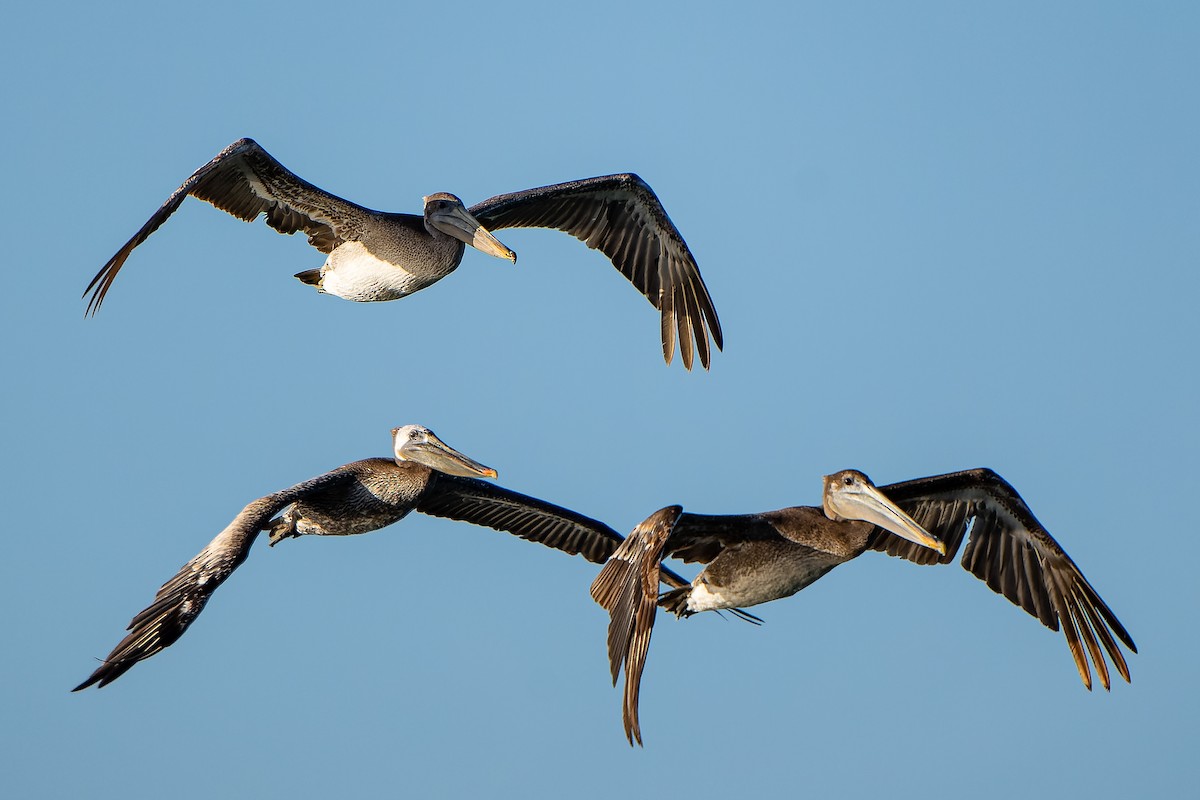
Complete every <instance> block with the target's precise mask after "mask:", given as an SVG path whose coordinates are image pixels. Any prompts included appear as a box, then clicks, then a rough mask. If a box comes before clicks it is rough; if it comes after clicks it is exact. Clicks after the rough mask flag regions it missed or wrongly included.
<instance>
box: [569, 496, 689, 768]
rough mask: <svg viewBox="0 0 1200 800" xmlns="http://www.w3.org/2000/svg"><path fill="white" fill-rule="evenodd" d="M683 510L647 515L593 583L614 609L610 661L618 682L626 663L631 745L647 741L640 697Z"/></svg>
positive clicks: (597, 595) (625, 712)
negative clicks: (668, 548)
mask: <svg viewBox="0 0 1200 800" xmlns="http://www.w3.org/2000/svg"><path fill="white" fill-rule="evenodd" d="M682 511H683V509H682V508H680V507H679V506H668V507H667V508H664V509H661V510H659V511H656V512H655V513H653V514H651V515H650V516H649V517H647V518H646V520H644V521H643V522H641V523H640V524H639V525H638V526H637V527H636V528H634V529H633V533H631V534H629V538H627V539H626V540H625V541H624V542H622V543H621V546H620V547H618V548H617V550H616V552H615V553H613V555H612V558H610V559H609V560H608V563H607V564H605V565H604V569H602V570H600V574H599V575H597V576H596V580H595V581H593V582H592V587H591V594H592V598H593V599H594V600H595V601H596V602H597V603H599V604H600V606H601V607H603V608H604V609H606V610H607V611H608V612H609V623H608V664H609V670H610V671H611V672H612V679H613V685H614V686H615V685H616V683H617V676H618V675H619V674H620V671H621V665H622V664H624V666H625V692H624V697H623V702H622V711H621V719H622V721H623V723H624V725H625V738H627V739H628V740H629V743H630V744H631V745H632V744H633V743H634V741H635V740H636V741H637V743H638V744H639V745H640V744H642V728H641V723H640V721H639V719H638V698H639V695H640V692H641V684H642V672H643V670H644V669H645V666H646V656H647V654H648V653H649V651H650V636H651V634H652V633H653V632H654V619H655V617H656V615H657V611H658V582H659V569H660V565H661V563H662V558H663V548H664V545H665V544H666V542H667V538H668V537H669V536H670V535H671V529H672V527H673V526H674V525H675V521H676V520H677V519H679V515H680V514H681V513H682Z"/></svg>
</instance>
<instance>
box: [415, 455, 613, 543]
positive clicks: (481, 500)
mask: <svg viewBox="0 0 1200 800" xmlns="http://www.w3.org/2000/svg"><path fill="white" fill-rule="evenodd" d="M417 511H420V512H421V513H423V514H431V515H433V516H436V517H446V518H448V519H453V520H458V521H460V522H470V523H472V524H474V525H482V526H484V527H488V528H492V529H494V530H498V531H502V532H505V533H511V534H514V535H516V536H519V537H521V538H522V539H526V540H528V541H531V542H537V543H539V544H544V545H546V546H547V547H553V548H554V549H556V550H561V551H563V552H564V553H567V554H569V555H582V556H583V557H584V558H586V559H587V560H588V561H591V562H592V563H593V564H603V563H604V562H605V561H607V560H608V557H609V556H611V555H612V554H613V552H614V551H616V549H617V547H618V546H619V545H620V544H621V542H622V537H621V535H620V534H619V533H617V532H616V531H615V530H613V529H612V528H610V527H609V526H607V525H605V524H604V523H603V522H600V521H598V520H594V519H592V518H590V517H585V516H584V515H583V514H578V513H576V512H574V511H572V510H570V509H568V508H563V507H561V506H556V505H554V504H552V503H547V502H545V501H544V500H538V499H537V498H536V497H530V496H528V495H524V494H521V493H519V492H514V491H511V490H509V489H505V488H503V487H500V486H497V485H495V484H493V483H488V482H486V481H482V480H477V479H475V478H464V477H459V476H455V475H447V474H445V473H440V472H439V473H435V477H434V479H433V480H431V481H430V483H429V486H428V487H427V488H426V490H425V493H424V494H423V495H422V496H421V499H420V500H419V501H418V502H417Z"/></svg>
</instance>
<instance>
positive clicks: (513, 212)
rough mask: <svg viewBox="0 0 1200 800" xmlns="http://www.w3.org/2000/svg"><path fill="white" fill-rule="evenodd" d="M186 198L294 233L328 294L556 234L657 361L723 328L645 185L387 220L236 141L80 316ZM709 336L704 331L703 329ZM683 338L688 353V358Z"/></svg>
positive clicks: (415, 287) (110, 272)
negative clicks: (603, 271)
mask: <svg viewBox="0 0 1200 800" xmlns="http://www.w3.org/2000/svg"><path fill="white" fill-rule="evenodd" d="M188 195H193V196H195V197H198V198H200V199H201V200H204V201H206V202H208V203H211V204H212V205H214V206H216V207H217V208H219V209H221V210H222V211H226V212H228V213H230V214H232V215H233V216H235V217H238V218H239V219H242V220H245V221H246V222H250V221H253V220H254V219H256V218H257V217H258V216H259V214H264V215H265V216H266V222H267V224H268V225H270V226H271V227H272V228H274V229H275V230H277V231H279V232H280V233H288V234H291V233H296V232H297V231H303V232H304V233H306V234H307V235H308V243H309V244H311V245H312V246H313V247H315V248H317V249H318V250H320V251H321V252H322V253H325V254H327V255H328V258H327V259H326V260H325V263H324V265H322V266H321V268H320V269H310V270H305V271H303V272H300V273H297V275H296V277H297V278H299V279H300V280H301V281H303V282H304V283H307V284H311V285H313V286H315V287H317V290H318V291H320V292H324V293H326V294H333V295H337V296H338V297H344V298H346V299H347V300H357V301H361V302H368V301H374V300H396V299H398V298H401V297H404V296H406V295H410V294H412V293H413V292H416V291H419V290H421V289H424V288H425V287H426V286H429V285H430V284H433V283H436V282H437V281H439V280H441V279H442V278H444V277H446V276H447V275H449V274H450V273H451V272H453V271H454V269H455V268H456V267H457V266H458V264H459V262H460V261H461V260H462V257H463V251H464V250H465V248H466V245H468V244H469V245H471V246H472V247H475V248H477V249H479V250H481V251H483V252H484V253H487V254H489V255H493V256H497V257H499V258H506V259H508V260H509V261H512V262H514V263H515V262H516V260H517V256H516V254H515V253H514V252H513V251H512V250H509V249H508V248H507V247H505V246H504V245H503V244H501V243H500V242H499V240H497V239H496V237H495V236H493V235H492V234H491V232H490V230H489V229H491V230H499V229H501V228H556V229H558V230H560V231H564V232H565V233H569V234H571V235H572V236H574V237H575V238H577V239H580V240H582V241H583V242H584V243H585V244H587V246H588V247H591V248H594V249H599V250H600V251H601V252H602V253H604V254H605V255H606V256H608V258H609V259H610V260H611V261H612V263H613V265H614V266H615V267H616V268H617V269H619V270H620V271H621V273H622V274H623V275H624V276H625V277H626V278H628V279H629V280H630V282H632V283H633V285H634V286H636V287H637V289H638V291H640V292H641V293H642V294H644V295H645V296H646V298H647V299H648V300H649V301H650V302H651V303H652V304H653V305H654V307H655V308H657V309H659V310H660V311H661V312H662V343H663V357H664V358H665V359H666V361H667V363H668V364H669V363H670V362H671V359H672V357H673V356H674V354H675V335H676V332H678V335H679V349H680V353H681V355H682V358H683V364H684V366H685V367H687V368H688V369H691V367H692V356H693V352H696V353H698V355H699V357H700V363H701V364H702V365H704V367H705V369H707V368H708V365H709V356H710V351H709V341H708V337H709V335H710V334H711V336H712V340H713V342H715V343H716V346H717V348H718V349H720V348H721V346H722V337H721V324H720V323H719V322H718V321H717V312H716V309H714V308H713V304H712V299H711V298H710V297H709V295H708V289H707V288H706V287H705V285H704V280H703V279H702V278H701V277H700V270H699V268H698V267H697V266H696V260H695V259H694V258H693V257H692V253H691V251H690V250H688V246H687V244H686V243H685V242H684V241H683V237H682V236H681V235H680V233H679V230H678V229H677V228H676V227H675V225H674V223H672V222H671V218H670V217H668V216H667V212H666V210H665V209H664V208H663V207H662V203H661V202H659V199H658V196H657V195H656V194H654V190H653V189H651V188H650V186H649V185H648V184H647V183H646V182H645V181H643V180H642V179H641V178H639V177H638V176H637V175H633V174H629V173H626V174H621V175H605V176H602V177H598V178H586V179H584V180H578V181H570V182H568V183H559V184H555V185H553V186H543V187H540V188H537V189H527V190H525V191H523V192H513V193H511V194H504V195H499V196H497V197H493V198H491V199H489V200H484V201H483V202H482V203H477V204H476V205H474V206H471V208H470V209H467V208H464V207H463V203H462V201H461V200H459V199H458V198H457V197H455V196H454V195H452V194H447V193H445V192H438V193H437V194H431V195H429V196H428V197H425V198H424V202H425V213H424V215H423V216H418V215H416V214H393V213H387V212H382V211H372V210H371V209H369V208H364V207H363V206H360V205H357V204H355V203H351V202H350V201H348V200H343V199H342V198H340V197H336V196H334V195H332V194H330V193H328V192H326V191H324V190H322V189H319V188H317V187H316V186H313V185H312V184H311V183H309V182H308V181H306V180H304V179H303V178H300V177H298V176H297V175H295V174H294V173H292V172H291V171H290V170H288V169H287V168H286V167H284V166H283V165H282V164H280V163H279V162H278V161H276V160H275V159H274V158H273V157H272V156H271V155H270V154H269V153H267V151H266V150H264V149H263V148H262V147H261V146H259V144H258V143H257V142H255V141H254V140H252V139H239V140H238V141H236V142H234V143H233V144H231V145H229V147H226V148H225V149H224V150H222V151H221V152H220V153H218V154H217V156H216V158H214V159H213V160H212V161H210V162H208V163H207V164H205V165H204V166H203V167H201V168H200V169H198V170H196V171H195V172H194V173H192V176H191V177H190V178H188V179H187V180H186V181H184V183H183V185H182V186H180V187H179V188H178V189H176V190H175V191H174V192H172V193H171V196H170V197H168V198H167V202H165V203H163V205H162V207H161V208H159V209H158V211H156V212H155V213H154V216H152V217H150V219H149V221H147V222H146V224H145V225H143V226H142V228H141V230H139V231H138V232H137V233H136V234H135V235H134V237H133V238H132V239H130V240H129V241H128V242H126V243H125V246H124V247H122V248H121V249H120V250H118V251H117V254H116V255H115V256H113V257H112V258H111V259H109V261H108V263H107V264H105V265H104V267H103V268H102V269H101V270H100V271H99V272H98V273H96V277H94V278H92V282H91V283H90V284H88V288H87V289H86V290H85V291H84V296H85V297H86V296H87V295H88V294H89V293H90V294H91V298H90V300H89V301H88V306H87V313H88V314H95V313H96V311H97V310H99V308H100V304H101V303H103V302H104V296H105V295H106V294H107V293H108V290H109V287H111V286H112V282H113V279H114V278H116V276H117V272H118V271H120V269H121V265H122V264H124V263H125V259H127V258H128V257H129V254H130V253H132V252H133V249H134V248H135V247H137V246H138V245H139V244H141V243H142V242H144V241H146V239H147V238H148V237H149V236H150V234H152V233H154V231H156V230H158V227H159V226H160V225H162V224H163V223H164V222H166V221H167V217H169V216H171V214H173V213H175V210H176V209H177V208H179V206H180V204H182V203H183V201H184V199H185V198H186V197H187V196H188ZM706 328H707V332H706ZM693 340H694V341H695V348H694V350H693V344H692V342H693Z"/></svg>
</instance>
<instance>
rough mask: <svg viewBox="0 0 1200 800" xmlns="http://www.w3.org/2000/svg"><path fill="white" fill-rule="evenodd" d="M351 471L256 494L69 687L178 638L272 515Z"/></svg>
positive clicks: (107, 679) (105, 678) (111, 674)
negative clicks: (91, 668) (86, 673)
mask: <svg viewBox="0 0 1200 800" xmlns="http://www.w3.org/2000/svg"><path fill="white" fill-rule="evenodd" d="M353 479H354V477H353V475H352V474H350V473H349V472H348V471H346V468H345V467H339V468H338V469H336V470H333V471H331V472H328V473H326V474H324V475H321V476H319V477H316V478H313V479H311V480H307V481H304V482H303V483H298V484H296V485H295V486H292V487H291V488H289V489H284V490H283V491H281V492H276V493H275V494H271V495H267V496H266V497H262V498H259V499H258V500H255V501H254V502H252V503H250V504H249V505H247V506H246V507H245V508H244V509H242V511H241V513H239V514H238V515H237V516H236V517H234V519H233V521H232V522H230V523H229V525H228V526H227V527H226V528H225V530H223V531H221V532H220V533H219V534H217V536H216V538H215V539H213V540H212V541H211V542H209V543H208V545H207V546H206V547H205V548H204V549H203V550H201V551H200V552H199V553H198V554H197V555H196V557H195V558H193V559H192V560H191V561H189V562H187V563H186V564H184V565H183V567H182V568H181V569H180V570H179V572H178V573H176V575H175V577H173V578H171V580H169V581H167V582H166V583H164V584H163V585H162V588H160V589H159V590H158V593H157V594H156V595H155V596H154V602H153V603H151V604H150V605H149V606H148V607H147V608H146V609H144V610H143V611H141V612H140V613H139V614H138V615H137V616H135V617H134V618H133V620H132V621H131V622H130V623H129V627H128V628H127V630H128V631H129V633H128V635H126V636H125V638H124V639H122V640H121V641H120V643H118V644H117V646H116V647H114V648H113V650H112V652H111V653H109V654H108V656H107V657H106V658H105V659H104V661H103V662H102V663H101V664H100V666H99V667H97V668H96V670H95V671H94V672H93V673H92V674H91V675H90V676H89V677H88V679H87V680H85V681H84V682H83V683H81V684H79V685H78V686H76V687H75V688H74V689H72V691H75V692H78V691H79V690H80V689H86V688H88V687H89V686H92V685H94V684H95V685H98V686H105V685H107V684H109V683H112V682H113V681H115V680H116V679H117V678H119V677H121V676H122V675H124V674H125V673H126V672H127V671H128V670H129V668H130V667H132V666H133V665H134V664H136V663H138V662H139V661H144V660H145V659H147V658H149V657H150V656H152V655H154V654H156V653H158V652H159V651H161V650H163V649H165V648H167V647H170V646H171V645H172V644H174V643H175V642H176V641H178V640H179V637H181V636H182V635H183V633H184V631H186V630H187V629H188V626H189V625H191V624H192V622H193V621H194V620H195V619H196V617H197V616H199V614H200V612H201V611H203V610H204V606H205V604H206V603H208V599H209V598H210V597H211V596H212V594H213V592H215V591H216V589H217V587H218V586H220V585H221V584H222V583H224V582H225V579H226V578H228V577H229V576H230V575H231V574H233V571H234V570H235V569H237V568H238V567H239V566H241V564H242V562H243V561H245V560H246V556H247V555H249V554H250V547H251V546H252V545H253V544H254V540H255V539H256V538H257V537H258V534H259V532H260V531H261V530H263V528H264V527H266V525H267V523H268V522H269V521H270V519H271V517H273V516H274V515H275V514H277V513H279V512H280V511H281V510H283V508H285V507H286V506H288V505H290V504H291V503H294V502H296V501H297V500H299V499H300V498H302V497H304V496H305V495H306V494H308V493H310V492H317V491H321V490H323V489H327V488H329V487H331V486H333V485H335V484H339V483H345V482H348V481H351V480H353Z"/></svg>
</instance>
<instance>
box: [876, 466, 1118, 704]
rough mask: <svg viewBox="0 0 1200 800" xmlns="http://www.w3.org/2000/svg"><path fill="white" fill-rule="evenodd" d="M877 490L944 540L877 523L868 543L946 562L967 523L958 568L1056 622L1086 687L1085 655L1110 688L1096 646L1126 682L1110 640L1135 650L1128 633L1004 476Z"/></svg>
mask: <svg viewBox="0 0 1200 800" xmlns="http://www.w3.org/2000/svg"><path fill="white" fill-rule="evenodd" d="M880 491H882V492H883V493H884V494H885V495H887V496H888V497H889V498H891V499H892V500H893V501H894V502H896V503H897V504H898V505H900V507H901V508H903V509H904V510H905V511H906V512H908V514H909V515H910V516H912V518H913V519H914V520H916V521H917V523H919V524H920V525H921V526H922V527H924V528H925V529H926V530H927V531H929V532H930V533H932V534H933V535H934V536H937V537H938V538H939V539H941V540H942V541H943V542H945V543H946V554H945V555H944V556H942V555H939V554H938V553H937V552H936V551H933V550H930V549H928V548H925V547H921V546H920V545H917V544H913V543H911V542H907V541H905V540H903V539H901V538H900V537H898V536H894V535H892V534H890V533H887V532H886V531H883V530H882V529H879V528H876V529H875V531H874V532H872V534H871V538H870V541H869V542H868V547H870V548H872V549H875V550H880V551H883V552H886V553H888V554H889V555H893V556H898V557H900V558H905V559H908V560H909V561H913V562H915V563H918V564H933V563H943V564H944V563H949V562H950V561H951V560H953V559H954V557H955V554H956V553H957V551H958V548H959V546H960V545H961V544H962V541H963V537H964V536H965V535H966V533H967V531H968V529H969V530H970V540H969V542H968V543H967V547H966V550H965V551H964V552H963V557H962V565H963V567H964V568H965V569H966V570H968V571H969V572H971V573H972V574H974V575H975V576H976V577H978V578H980V579H981V580H983V581H984V582H985V583H986V584H987V585H988V587H989V588H991V589H992V591H994V592H996V593H997V594H1001V595H1003V596H1004V597H1006V598H1008V600H1009V601H1011V602H1012V603H1013V604H1014V605H1017V606H1020V607H1021V608H1022V609H1024V610H1025V611H1026V612H1027V613H1029V614H1030V615H1032V616H1034V617H1036V618H1037V619H1038V620H1040V621H1041V623H1042V624H1043V625H1045V626H1046V627H1047V628H1050V629H1051V630H1053V631H1058V630H1060V625H1061V630H1062V632H1063V635H1064V637H1065V638H1066V640H1067V646H1068V648H1069V649H1070V651H1071V655H1072V658H1073V659H1074V660H1075V666H1076V668H1077V669H1078V671H1079V677H1080V679H1081V680H1082V681H1083V684H1084V686H1085V687H1087V688H1088V689H1089V690H1090V689H1091V688H1092V675H1091V669H1090V668H1089V664H1088V657H1089V656H1090V658H1091V662H1092V663H1093V664H1094V665H1095V668H1096V673H1097V675H1098V677H1099V679H1100V683H1101V685H1102V686H1103V687H1104V688H1105V689H1109V688H1110V680H1109V673H1108V667H1107V666H1106V664H1105V662H1104V658H1103V655H1102V650H1101V646H1103V652H1106V653H1107V654H1108V657H1109V659H1110V660H1111V661H1112V663H1113V666H1114V667H1116V669H1117V672H1118V673H1119V674H1120V675H1121V677H1122V678H1124V679H1125V681H1126V682H1127V683H1128V682H1129V680H1130V678H1129V667H1128V665H1127V664H1126V662H1125V658H1124V656H1123V655H1122V653H1121V649H1120V648H1119V647H1118V646H1117V642H1116V640H1119V641H1120V642H1121V643H1123V644H1124V645H1125V646H1126V647H1127V648H1129V650H1130V651H1131V652H1134V653H1136V652H1137V646H1136V645H1135V644H1134V642H1133V638H1132V637H1131V636H1130V635H1129V632H1128V631H1126V629H1125V627H1124V626H1123V625H1122V624H1121V622H1120V621H1119V620H1118V619H1117V617H1116V615H1115V614H1114V613H1113V612H1112V610H1111V609H1110V608H1109V607H1108V605H1107V604H1106V603H1105V602H1104V601H1103V600H1102V599H1101V598H1100V595H1099V593H1097V592H1096V590H1095V589H1094V588H1093V587H1092V585H1091V584H1090V583H1089V582H1088V580H1087V578H1085V577H1084V575H1083V573H1082V572H1081V571H1080V569H1079V567H1078V566H1076V564H1075V562H1074V561H1072V560H1071V558H1070V556H1068V555H1067V553H1066V551H1064V550H1063V549H1062V547H1061V546H1060V545H1059V544H1058V542H1057V541H1055V539H1054V537H1052V536H1051V535H1050V533H1049V532H1048V531H1047V530H1046V529H1045V527H1043V526H1042V524H1041V523H1040V522H1039V521H1038V520H1037V518H1036V517H1035V516H1034V515H1033V512H1032V511H1031V510H1030V508H1029V506H1028V505H1027V504H1026V503H1025V501H1024V500H1023V499H1022V498H1021V496H1020V495H1019V494H1018V493H1017V491H1016V489H1014V488H1013V487H1012V485H1011V484H1009V483H1008V481H1006V480H1004V478H1002V477H1001V476H1000V475H998V474H997V473H996V472H994V471H992V470H990V469H987V468H980V469H973V470H965V471H962V472H954V473H949V474H947V475H938V476H933V477H929V478H919V479H917V480H912V481H905V482H903V483H897V484H892V485H890V486H883V487H881V488H880ZM1114 636H1115V637H1116V640H1114ZM1085 650H1086V653H1085Z"/></svg>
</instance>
